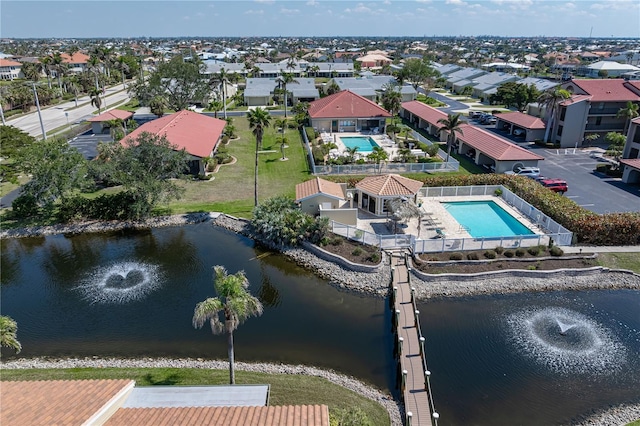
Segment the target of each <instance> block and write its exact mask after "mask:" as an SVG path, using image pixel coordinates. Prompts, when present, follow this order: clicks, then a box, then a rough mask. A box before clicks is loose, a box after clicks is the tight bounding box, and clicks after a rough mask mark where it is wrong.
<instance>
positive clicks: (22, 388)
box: [0, 380, 135, 425]
mask: <svg viewBox="0 0 640 426" xmlns="http://www.w3.org/2000/svg"><path fill="white" fill-rule="evenodd" d="M134 384H135V382H134V381H133V380H51V381H32V382H29V381H19V382H6V381H3V382H2V385H0V393H1V394H2V410H0V424H2V425H80V424H84V423H85V421H87V420H89V419H90V418H91V417H92V416H93V415H94V414H96V413H97V412H98V411H100V410H101V409H102V408H104V407H105V405H107V403H109V402H110V401H111V400H112V398H114V397H115V396H116V395H117V394H118V393H120V392H122V391H124V390H126V388H128V387H131V388H133V386H134Z"/></svg>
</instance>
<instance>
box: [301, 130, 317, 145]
mask: <svg viewBox="0 0 640 426" xmlns="http://www.w3.org/2000/svg"><path fill="white" fill-rule="evenodd" d="M304 132H305V133H306V134H307V139H309V142H311V141H312V140H314V139H315V138H317V137H318V135H317V134H316V131H315V129H314V128H313V127H305V128H304Z"/></svg>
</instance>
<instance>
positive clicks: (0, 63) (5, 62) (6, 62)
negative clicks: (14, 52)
mask: <svg viewBox="0 0 640 426" xmlns="http://www.w3.org/2000/svg"><path fill="white" fill-rule="evenodd" d="M21 66H22V64H21V63H20V62H16V61H12V60H11V59H0V67H21Z"/></svg>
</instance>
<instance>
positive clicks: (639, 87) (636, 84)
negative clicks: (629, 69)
mask: <svg viewBox="0 0 640 426" xmlns="http://www.w3.org/2000/svg"><path fill="white" fill-rule="evenodd" d="M625 86H627V87H629V86H631V87H633V89H629V90H632V91H633V90H634V89H635V90H636V93H638V92H640V80H631V81H627V82H626V83H625Z"/></svg>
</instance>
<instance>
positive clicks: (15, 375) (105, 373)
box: [2, 368, 390, 426]
mask: <svg viewBox="0 0 640 426" xmlns="http://www.w3.org/2000/svg"><path fill="white" fill-rule="evenodd" d="M83 379H132V380H135V381H136V385H138V386H154V385H157V386H167V385H224V384H228V383H229V371H228V370H208V369H201V368H73V369H29V370H8V369H3V370H2V380H83ZM236 383H237V384H265V383H268V384H270V385H271V393H270V398H269V404H270V405H301V404H326V405H327V406H329V411H330V412H335V411H336V410H343V409H350V408H355V407H359V408H360V409H362V410H363V411H364V412H365V413H366V414H367V416H368V417H369V420H371V424H372V425H376V426H377V425H380V426H387V425H389V424H390V421H389V415H388V413H387V411H386V410H385V409H384V408H383V407H382V406H381V405H380V404H378V403H377V402H375V401H371V400H369V399H367V398H365V397H363V396H360V395H358V394H356V393H355V392H352V391H350V390H348V389H345V388H343V387H341V386H338V385H336V384H333V383H331V382H329V381H327V380H325V379H322V378H320V377H312V376H304V375H294V374H266V373H253V372H244V371H236Z"/></svg>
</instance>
